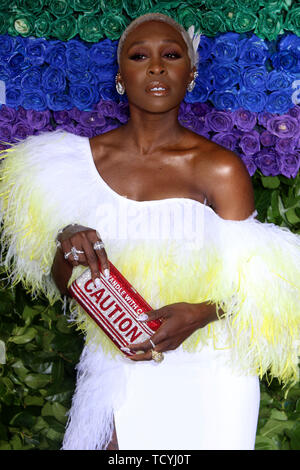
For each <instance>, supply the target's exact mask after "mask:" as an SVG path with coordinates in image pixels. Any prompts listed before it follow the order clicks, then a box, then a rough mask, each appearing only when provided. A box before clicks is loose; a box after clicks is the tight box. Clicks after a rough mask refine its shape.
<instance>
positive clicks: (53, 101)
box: [46, 92, 73, 111]
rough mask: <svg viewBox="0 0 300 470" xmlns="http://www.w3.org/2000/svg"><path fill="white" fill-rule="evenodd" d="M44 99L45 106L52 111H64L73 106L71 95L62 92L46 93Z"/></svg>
mask: <svg viewBox="0 0 300 470" xmlns="http://www.w3.org/2000/svg"><path fill="white" fill-rule="evenodd" d="M46 100H47V107H48V108H49V109H52V110H53V111H66V110H69V109H72V107H73V103H72V100H71V97H70V96H69V95H68V94H67V93H64V92H59V93H47V95H46Z"/></svg>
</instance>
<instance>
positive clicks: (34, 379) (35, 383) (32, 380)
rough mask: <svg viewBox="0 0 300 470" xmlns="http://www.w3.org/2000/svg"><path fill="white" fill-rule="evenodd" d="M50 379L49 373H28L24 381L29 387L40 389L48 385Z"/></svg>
mask: <svg viewBox="0 0 300 470" xmlns="http://www.w3.org/2000/svg"><path fill="white" fill-rule="evenodd" d="M49 381H50V377H49V375H43V374H28V375H27V376H26V377H25V379H24V382H25V383H26V385H28V387H30V388H34V389H38V388H43V387H45V385H47V384H48V383H49Z"/></svg>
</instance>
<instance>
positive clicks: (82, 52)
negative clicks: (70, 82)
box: [66, 39, 89, 71]
mask: <svg viewBox="0 0 300 470" xmlns="http://www.w3.org/2000/svg"><path fill="white" fill-rule="evenodd" d="M66 59H67V67H68V69H69V70H77V71H84V70H87V69H88V65H89V50H88V47H87V46H85V45H84V44H83V43H82V42H79V41H77V40H76V39H72V40H70V41H68V42H67V48H66Z"/></svg>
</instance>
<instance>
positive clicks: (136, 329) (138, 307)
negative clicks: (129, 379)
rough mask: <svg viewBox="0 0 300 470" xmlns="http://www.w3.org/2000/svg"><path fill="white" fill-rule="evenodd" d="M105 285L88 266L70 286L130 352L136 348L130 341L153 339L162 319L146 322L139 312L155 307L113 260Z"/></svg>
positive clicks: (118, 345)
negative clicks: (94, 280)
mask: <svg viewBox="0 0 300 470" xmlns="http://www.w3.org/2000/svg"><path fill="white" fill-rule="evenodd" d="M100 280H101V285H100V286H99V287H95V285H94V282H93V280H92V279H91V273H90V270H89V269H87V270H86V271H85V272H84V273H83V274H82V275H81V276H79V277H78V278H77V279H76V280H75V281H74V282H73V283H72V284H71V286H70V288H69V290H70V293H71V295H72V297H74V298H75V299H76V300H77V302H78V303H79V304H80V305H81V306H82V308H83V309H84V310H85V311H86V312H87V313H88V314H89V315H90V317H91V318H92V319H93V320H94V321H95V322H96V323H97V325H98V326H99V327H100V328H102V330H103V331H104V332H105V333H106V334H107V335H108V336H109V338H110V339H111V340H112V341H113V342H114V343H115V345H116V346H117V347H118V348H119V349H120V350H121V351H122V352H123V353H124V354H126V355H128V356H132V355H134V354H136V353H135V352H132V351H130V350H129V349H127V347H128V344H134V343H142V342H143V341H146V340H147V339H149V338H150V337H151V336H152V335H153V333H154V332H155V331H156V330H157V328H159V326H160V325H161V321H160V320H155V321H148V322H142V321H139V320H138V317H139V315H141V314H142V313H146V312H149V311H150V310H152V308H151V307H150V305H149V304H148V303H147V302H146V301H145V300H144V299H143V298H142V297H141V296H140V295H139V294H138V292H137V291H136V290H135V289H134V288H133V287H132V285H131V284H130V283H129V282H128V281H127V280H126V279H125V278H124V276H123V275H122V274H121V273H120V272H119V271H118V270H117V269H116V267H115V266H114V265H113V264H112V263H110V276H109V278H108V279H106V278H105V277H104V275H103V274H102V273H101V279H100Z"/></svg>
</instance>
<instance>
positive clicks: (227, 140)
mask: <svg viewBox="0 0 300 470" xmlns="http://www.w3.org/2000/svg"><path fill="white" fill-rule="evenodd" d="M211 140H212V141H213V142H216V144H218V145H221V146H222V147H225V148H226V149H228V150H231V151H234V150H235V147H236V143H237V137H236V135H235V134H232V133H228V134H227V133H226V132H219V133H218V134H215V135H214V136H213V137H212V139H211Z"/></svg>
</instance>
